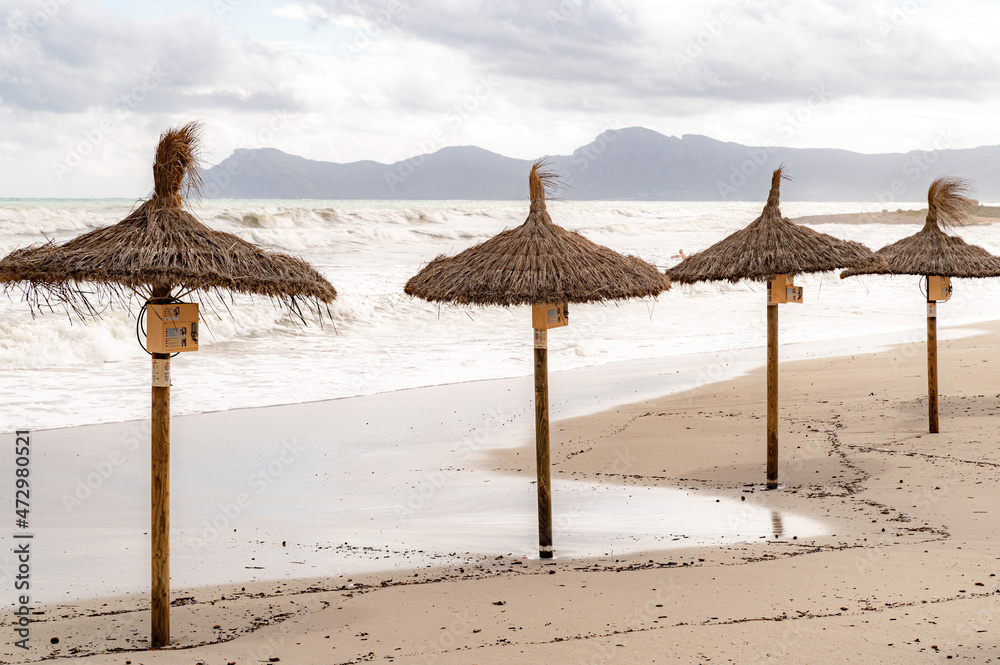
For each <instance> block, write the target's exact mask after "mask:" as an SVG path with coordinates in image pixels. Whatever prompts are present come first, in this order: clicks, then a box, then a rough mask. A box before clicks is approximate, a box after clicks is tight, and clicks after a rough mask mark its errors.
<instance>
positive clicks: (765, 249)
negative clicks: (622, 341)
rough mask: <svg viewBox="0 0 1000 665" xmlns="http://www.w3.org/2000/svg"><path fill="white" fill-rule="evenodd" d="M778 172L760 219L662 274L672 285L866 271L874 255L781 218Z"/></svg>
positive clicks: (846, 242)
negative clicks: (858, 269) (831, 271)
mask: <svg viewBox="0 0 1000 665" xmlns="http://www.w3.org/2000/svg"><path fill="white" fill-rule="evenodd" d="M782 179H785V180H787V179H788V178H787V176H785V175H784V174H783V167H779V168H778V169H777V170H775V171H774V174H773V176H772V178H771V192H770V194H769V195H768V198H767V205H765V206H764V211H763V212H762V213H761V215H760V217H758V218H757V219H756V220H754V221H753V222H752V223H751V224H750V225H749V226H747V227H746V228H744V229H741V230H739V231H737V232H736V233H733V234H732V235H730V236H728V237H726V238H725V239H723V240H720V241H719V242H717V243H715V244H714V245H712V246H711V247H709V248H708V249H705V250H702V251H700V252H698V253H697V254H692V255H691V256H689V257H687V258H686V259H684V260H683V261H682V262H681V263H679V264H678V265H676V266H674V267H673V268H671V269H670V270H668V271H667V275H668V276H669V277H670V279H671V280H672V281H675V282H681V283H683V284H693V283H695V282H711V281H725V282H734V283H735V282H740V281H744V280H745V281H754V282H767V281H769V280H771V279H772V278H774V277H775V276H776V275H789V276H793V275H798V274H804V273H814V272H827V271H830V270H837V269H839V268H853V267H856V266H868V265H869V264H871V262H872V261H873V260H875V259H874V255H873V253H872V252H871V250H869V249H868V248H867V247H865V246H864V245H862V244H861V243H858V242H851V241H846V240H840V239H838V238H834V237H833V236H829V235H826V234H825V233H819V232H818V231H813V230H812V229H810V228H806V227H804V226H799V225H797V224H794V223H792V222H791V221H790V220H788V219H787V218H783V217H782V216H781V210H780V209H779V208H778V197H779V190H780V185H781V180H782Z"/></svg>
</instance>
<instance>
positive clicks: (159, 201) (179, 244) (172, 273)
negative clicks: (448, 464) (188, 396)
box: [0, 123, 337, 647]
mask: <svg viewBox="0 0 1000 665" xmlns="http://www.w3.org/2000/svg"><path fill="white" fill-rule="evenodd" d="M199 131H200V125H199V124H198V123H189V124H187V125H184V126H183V127H179V128H176V129H171V130H169V131H167V132H166V133H164V134H163V135H162V136H161V137H160V142H159V145H158V146H157V148H156V158H155V161H154V163H153V178H154V181H155V190H154V193H153V196H152V198H150V199H149V200H148V201H145V202H144V203H143V204H142V205H140V206H139V207H138V208H136V209H135V210H134V211H133V212H132V213H131V214H130V215H129V216H128V217H126V218H125V219H124V220H123V221H121V222H119V223H118V224H115V225H113V226H108V227H104V228H101V229H96V230H94V231H90V232H89V233H85V234H83V235H81V236H78V237H76V238H74V239H72V240H70V241H68V242H66V243H63V244H61V245H57V244H54V243H49V244H46V245H41V246H38V247H29V248H24V249H19V250H16V251H14V252H13V253H11V254H10V255H8V256H7V257H6V258H5V259H3V261H0V281H2V282H4V283H6V284H8V285H9V284H12V283H19V284H22V285H23V286H22V288H23V290H24V292H25V294H26V296H27V297H28V299H29V302H30V303H31V304H32V306H34V307H39V306H42V305H43V304H45V303H49V302H51V299H55V300H56V301H60V302H62V303H63V304H65V305H66V306H68V307H69V308H71V309H72V310H73V311H75V312H76V313H77V314H80V315H81V316H88V315H96V314H97V313H98V312H99V311H100V309H102V308H103V306H104V303H107V302H113V303H119V304H122V305H126V306H127V305H128V303H130V302H131V301H132V299H133V298H136V297H137V298H138V299H139V300H140V301H145V304H144V309H145V310H146V311H147V318H149V319H154V312H157V314H156V317H158V320H154V321H152V323H154V324H155V323H158V324H160V325H159V330H160V332H162V333H163V335H164V337H165V339H164V340H159V341H160V342H163V343H164V344H166V346H167V347H171V348H169V349H161V351H162V350H170V351H189V350H197V333H196V330H197V327H196V324H197V313H196V310H195V308H196V305H191V304H189V305H184V308H185V312H187V311H194V312H195V313H194V315H193V316H194V319H193V320H192V321H187V322H186V324H187V325H183V324H182V323H178V321H181V320H182V319H178V318H177V317H176V316H172V315H173V314H174V312H175V310H176V311H177V312H180V311H181V305H180V301H179V299H180V298H183V297H185V296H189V295H191V294H201V295H202V296H207V295H212V294H214V295H216V296H219V295H221V294H222V293H223V292H226V291H228V292H236V293H244V294H260V295H264V296H267V297H269V298H273V299H275V300H277V301H278V302H279V303H280V304H282V305H283V306H284V307H286V308H287V309H288V310H289V311H290V312H291V313H292V314H293V315H295V316H297V317H299V318H300V319H301V318H302V317H303V316H304V312H303V309H302V307H301V305H302V304H303V303H305V304H306V305H307V306H309V307H313V308H315V309H316V310H317V313H318V314H321V307H322V303H330V302H332V301H333V299H334V298H335V297H336V295H337V293H336V291H335V290H334V288H333V286H331V285H330V283H329V282H327V281H326V279H324V278H323V276H322V275H320V274H319V273H318V272H317V271H316V270H314V269H313V268H312V267H311V266H310V265H309V264H307V263H306V262H305V261H302V260H301V259H297V258H294V257H291V256H287V255H284V254H278V253H276V252H268V251H265V250H263V249H261V248H259V247H257V246H256V245H253V244H251V243H248V242H246V241H244V240H241V239H240V238H238V237H237V236H235V235H232V234H230V233H222V232H219V231H213V230H212V229H210V228H208V227H207V226H205V225H204V224H202V223H201V222H199V221H198V220H197V219H196V218H195V216H194V215H192V214H191V213H190V212H188V211H187V210H185V209H184V201H183V197H182V195H181V189H182V186H184V185H185V183H186V184H188V185H190V186H194V187H197V185H198V183H199V177H198V164H197V149H198V134H199ZM84 284H87V285H89V286H86V287H85V286H83V285H84ZM157 306H159V307H160V309H157ZM165 306H169V308H168V309H169V312H168V310H166V309H164V307H165ZM172 320H173V323H171V321H172ZM192 322H193V323H195V326H191V325H190V323H192ZM171 326H173V327H171ZM153 342H154V340H149V341H147V345H148V346H147V348H150V346H149V345H151V344H153ZM189 342H190V344H189ZM152 348H155V345H154V346H153V347H152ZM151 355H152V357H153V365H154V382H153V392H152V398H153V399H152V441H151V445H152V529H151V537H152V553H153V560H152V644H153V646H154V647H156V646H162V645H164V644H167V643H168V642H169V641H170V614H169V612H170V558H169V556H170V554H169V553H170V503H169V501H170V388H169V362H170V360H169V359H170V355H171V354H170V353H169V352H167V353H163V352H156V353H152V354H151ZM157 371H159V376H158V377H157V376H156V374H157Z"/></svg>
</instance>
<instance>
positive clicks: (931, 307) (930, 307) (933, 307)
mask: <svg viewBox="0 0 1000 665" xmlns="http://www.w3.org/2000/svg"><path fill="white" fill-rule="evenodd" d="M927 318H928V319H936V318H937V303H936V302H929V303H927Z"/></svg>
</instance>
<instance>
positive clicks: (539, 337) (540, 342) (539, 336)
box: [534, 328, 549, 349]
mask: <svg viewBox="0 0 1000 665" xmlns="http://www.w3.org/2000/svg"><path fill="white" fill-rule="evenodd" d="M534 331H535V348H536V349H547V348H549V332H548V331H547V330H539V329H538V328H535V329H534Z"/></svg>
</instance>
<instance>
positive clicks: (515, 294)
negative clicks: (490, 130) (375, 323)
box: [405, 161, 670, 307]
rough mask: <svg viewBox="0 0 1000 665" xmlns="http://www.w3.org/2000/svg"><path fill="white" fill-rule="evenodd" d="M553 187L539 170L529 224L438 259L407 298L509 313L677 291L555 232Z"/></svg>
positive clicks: (638, 263)
mask: <svg viewBox="0 0 1000 665" xmlns="http://www.w3.org/2000/svg"><path fill="white" fill-rule="evenodd" d="M553 180H554V178H553V176H552V174H550V173H548V172H546V171H545V170H544V163H543V162H541V161H539V162H535V164H534V165H533V166H532V167H531V174H530V176H529V177H528V185H529V187H528V188H529V191H530V194H531V211H530V212H529V213H528V219H527V220H525V222H524V224H522V225H521V226H518V227H517V228H514V229H508V230H506V231H503V232H502V233H500V234H499V235H496V236H494V237H493V238H490V239H489V240H487V241H486V242H484V243H481V244H479V245H476V246H474V247H470V248H469V249H466V250H465V251H463V252H460V253H459V254H456V255H455V256H453V257H450V258H449V257H446V256H439V257H437V258H436V259H434V260H433V261H431V262H430V263H429V264H427V266H425V267H424V269H423V270H421V271H420V272H419V273H417V274H416V275H415V276H414V277H412V278H411V279H410V281H409V282H407V283H406V289H405V290H406V293H408V294H409V295H411V296H419V297H421V298H423V299H425V300H430V301H433V302H452V303H459V304H466V305H502V306H504V307H509V306H511V305H536V304H543V303H561V302H572V303H584V302H594V301H600V300H619V299H623V298H635V297H644V296H655V295H657V294H658V293H660V292H661V291H664V290H666V289H668V288H670V281H669V280H668V279H667V278H666V277H664V276H663V275H662V274H661V273H660V272H659V271H658V270H657V269H656V267H655V266H653V265H650V264H649V263H646V262H645V261H643V260H641V259H639V258H637V257H634V256H624V255H622V254H619V253H618V252H615V251H613V250H611V249H608V248H607V247H603V246H601V245H598V244H596V243H593V242H591V241H589V240H587V239H586V238H584V237H583V236H581V235H580V234H578V233H574V232H572V231H567V230H566V229H563V228H561V227H559V226H556V225H555V224H553V223H552V219H551V218H550V217H549V213H548V212H547V211H546V209H545V188H546V185H551V184H552V182H553Z"/></svg>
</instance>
